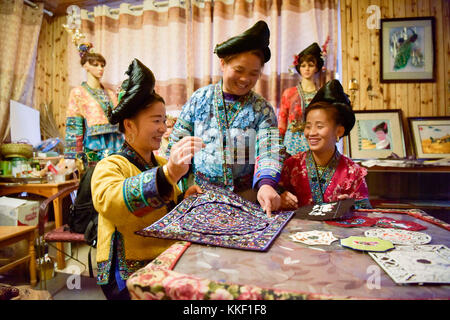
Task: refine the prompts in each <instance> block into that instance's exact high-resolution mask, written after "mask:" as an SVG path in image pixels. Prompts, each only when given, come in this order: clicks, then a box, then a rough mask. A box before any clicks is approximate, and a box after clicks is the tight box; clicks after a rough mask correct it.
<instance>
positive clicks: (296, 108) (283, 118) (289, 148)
mask: <svg viewBox="0 0 450 320" xmlns="http://www.w3.org/2000/svg"><path fill="white" fill-rule="evenodd" d="M323 64H324V61H323V59H322V50H321V49H320V47H319V45H318V44H317V43H315V42H314V43H313V44H312V45H310V46H309V47H307V48H306V49H304V50H303V51H302V52H300V53H299V54H298V55H296V56H295V59H294V67H295V70H296V71H297V72H298V73H299V74H300V76H301V80H300V82H299V83H298V84H297V85H296V86H295V87H291V88H288V89H286V90H284V92H283V94H282V96H281V105H280V110H279V112H278V129H279V130H280V135H281V136H282V138H283V139H284V140H283V144H284V146H285V147H286V152H287V153H288V154H289V155H295V154H297V153H299V152H300V151H306V150H308V149H309V147H308V141H306V139H305V135H304V134H303V130H304V128H305V121H304V118H303V116H304V114H305V108H306V107H307V106H308V104H309V103H310V102H311V100H312V99H313V98H314V96H315V95H316V93H317V88H316V84H315V82H314V76H315V74H316V73H317V72H319V71H320V70H322V67H323Z"/></svg>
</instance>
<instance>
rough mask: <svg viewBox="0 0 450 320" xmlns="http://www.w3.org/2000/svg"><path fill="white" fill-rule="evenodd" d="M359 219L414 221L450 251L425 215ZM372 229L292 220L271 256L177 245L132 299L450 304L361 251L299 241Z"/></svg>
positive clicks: (438, 290)
mask: <svg viewBox="0 0 450 320" xmlns="http://www.w3.org/2000/svg"><path fill="white" fill-rule="evenodd" d="M357 214H358V215H362V216H368V217H390V218H394V219H397V220H403V221H414V222H416V223H419V224H421V225H423V226H425V227H427V229H426V230H422V231H421V232H424V233H427V234H429V235H430V236H431V237H432V240H431V242H430V244H444V245H446V246H447V247H449V246H450V237H449V230H450V226H449V225H448V224H445V223H443V222H441V221H439V220H436V219H434V218H433V217H431V216H428V215H426V213H424V212H423V211H421V210H358V212H357ZM370 228H371V227H355V228H342V227H337V226H333V225H330V224H327V223H325V222H320V221H309V220H301V219H292V220H291V221H290V222H289V223H288V224H287V225H286V227H285V228H284V229H283V231H282V232H281V234H280V235H279V237H278V238H277V239H276V240H275V242H274V243H273V245H272V247H271V248H270V249H269V251H267V252H248V251H243V250H236V249H228V248H221V247H212V246H204V245H197V244H191V243H189V242H183V241H180V242H177V243H175V244H174V245H172V246H171V247H170V248H169V249H167V250H166V251H165V252H163V253H162V254H161V255H160V256H159V257H158V258H156V259H155V260H153V261H152V262H151V263H149V264H148V265H147V266H146V267H144V268H142V269H140V270H138V271H137V272H135V273H134V274H133V275H132V276H131V277H130V278H129V279H128V280H127V287H128V290H129V291H130V294H131V297H132V298H133V299H177V300H182V299H189V300H197V299H211V300H230V299H238V300H241V299H242V300H248V299H250V300H261V299H262V300H273V299H275V300H278V299H450V286H449V285H427V284H424V285H404V286H400V285H397V284H395V282H394V281H393V280H392V279H391V278H390V277H389V276H388V275H387V274H386V273H385V272H384V271H383V270H382V269H381V268H380V267H379V266H378V265H377V263H376V262H375V261H374V260H372V259H371V257H370V256H369V255H368V254H367V253H365V252H360V251H354V250H351V249H348V248H344V247H342V246H341V245H340V244H339V241H335V242H333V243H331V244H330V245H314V246H310V245H306V244H303V243H298V242H293V241H292V240H291V238H290V237H289V235H292V234H293V233H296V232H299V231H300V232H301V231H312V230H321V231H331V232H332V233H333V235H334V236H335V237H337V238H346V237H349V236H364V231H365V230H367V229H370Z"/></svg>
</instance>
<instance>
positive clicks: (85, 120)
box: [64, 43, 124, 165]
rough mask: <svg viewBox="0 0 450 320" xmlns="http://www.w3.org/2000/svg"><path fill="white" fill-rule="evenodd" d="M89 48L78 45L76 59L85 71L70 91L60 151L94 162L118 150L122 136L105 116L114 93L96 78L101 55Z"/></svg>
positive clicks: (102, 64)
mask: <svg viewBox="0 0 450 320" xmlns="http://www.w3.org/2000/svg"><path fill="white" fill-rule="evenodd" d="M91 48H92V45H91V44H90V43H87V44H86V43H83V44H81V45H79V47H78V49H79V51H80V56H81V62H80V63H81V65H82V67H83V68H84V69H85V70H86V71H87V81H85V82H83V83H82V84H81V86H78V87H75V88H73V89H72V90H71V91H70V96H69V106H68V108H67V113H66V117H67V119H66V139H65V140H66V146H65V151H64V153H65V157H66V158H76V157H80V158H82V159H84V160H85V161H86V162H87V163H89V164H91V165H95V163H96V162H98V161H99V160H101V159H103V158H104V157H106V156H108V155H110V154H112V153H114V152H116V151H118V150H119V149H120V148H121V147H122V144H123V142H124V138H123V134H122V133H121V132H119V130H118V126H117V125H111V124H110V123H109V122H108V118H107V116H106V112H107V110H108V108H111V107H113V106H115V105H116V104H117V97H116V94H115V93H114V92H113V91H112V90H110V89H107V88H105V87H104V86H103V85H102V84H101V82H100V80H101V78H102V76H103V71H104V68H105V65H106V61H105V58H104V57H103V56H102V55H101V54H99V53H93V52H91V51H90V50H91Z"/></svg>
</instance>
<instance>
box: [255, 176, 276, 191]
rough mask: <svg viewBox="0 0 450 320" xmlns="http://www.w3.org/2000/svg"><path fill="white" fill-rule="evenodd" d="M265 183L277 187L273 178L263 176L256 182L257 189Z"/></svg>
mask: <svg viewBox="0 0 450 320" xmlns="http://www.w3.org/2000/svg"><path fill="white" fill-rule="evenodd" d="M265 184H267V185H269V186H271V187H272V188H274V189H276V187H277V182H276V181H275V180H273V179H269V178H263V179H261V180H259V181H258V183H257V184H256V185H257V187H256V188H257V189H259V188H261V187H262V186H263V185H265Z"/></svg>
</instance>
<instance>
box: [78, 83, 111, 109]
mask: <svg viewBox="0 0 450 320" xmlns="http://www.w3.org/2000/svg"><path fill="white" fill-rule="evenodd" d="M81 86H82V87H83V88H84V89H86V91H87V92H88V93H89V94H90V95H91V97H92V98H94V99H95V101H97V102H98V104H99V105H100V106H101V107H102V109H103V111H104V112H106V111H107V110H108V106H111V108H112V107H113V105H112V103H111V100H110V98H109V95H108V93H107V92H106V90H105V89H103V88H102V89H94V88H91V87H90V86H89V85H88V84H87V82H86V81H83V82H82V83H81Z"/></svg>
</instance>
